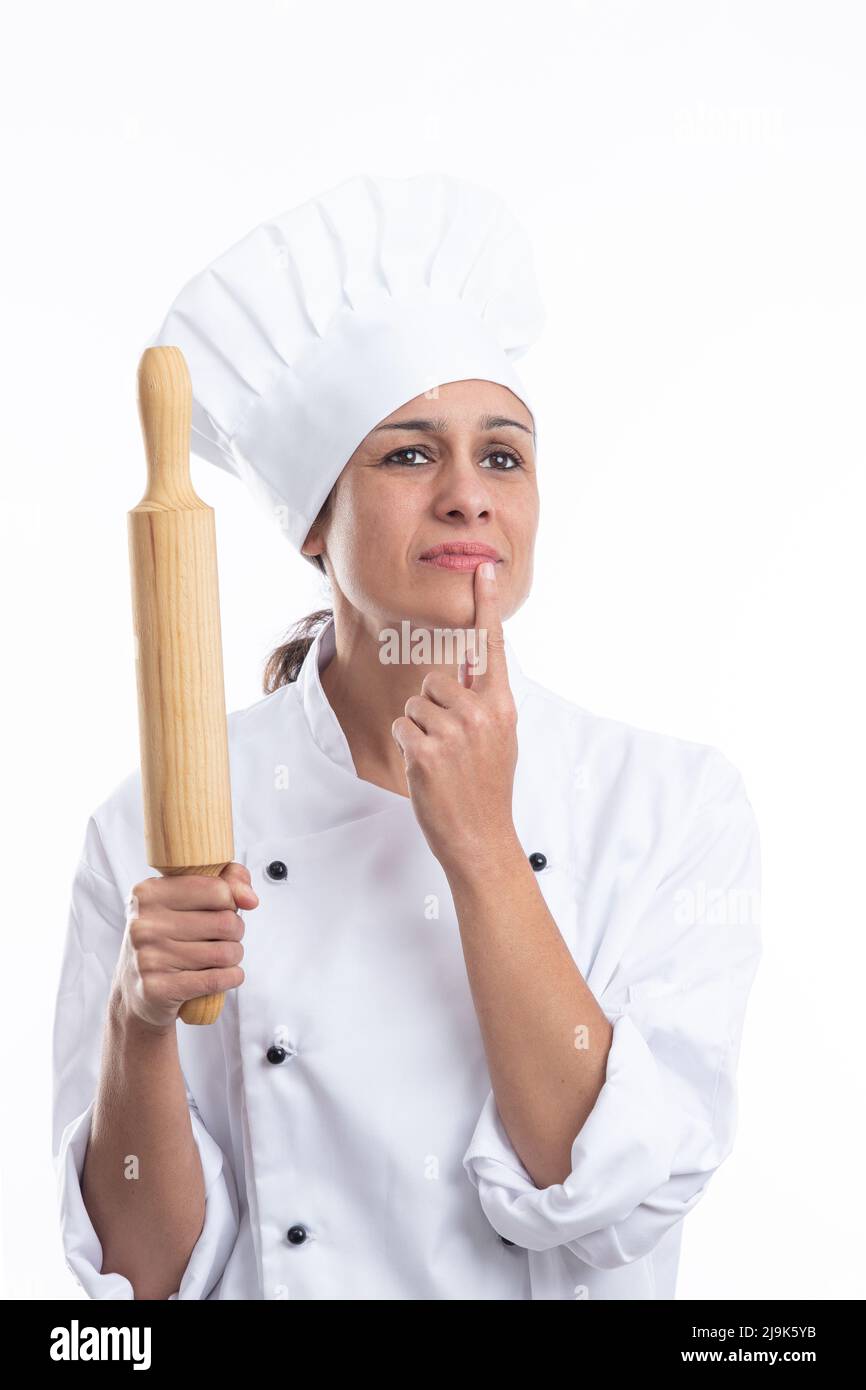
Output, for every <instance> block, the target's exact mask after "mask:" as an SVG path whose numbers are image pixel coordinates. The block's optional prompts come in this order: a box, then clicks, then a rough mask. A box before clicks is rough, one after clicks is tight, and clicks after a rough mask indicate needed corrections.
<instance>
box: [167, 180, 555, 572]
mask: <svg viewBox="0 0 866 1390" xmlns="http://www.w3.org/2000/svg"><path fill="white" fill-rule="evenodd" d="M543 323H544V309H543V306H542V303H541V299H540V295H539V291H538V286H537V282H536V279H535V272H534V267H533V262H532V252H531V247H530V243H529V241H528V239H527V236H526V234H525V232H524V231H523V229H522V228H521V226H520V224H519V223H518V222H517V221H516V219H515V218H514V216H513V215H512V213H511V212H510V211H509V209H508V207H507V205H506V204H505V203H504V202H503V200H502V199H501V198H500V197H499V196H497V195H496V194H494V193H491V192H490V191H488V190H486V189H483V188H479V187H476V186H475V185H474V184H472V183H469V182H467V181H465V180H463V179H458V178H454V177H451V176H450V175H447V174H442V173H430V174H419V175H416V176H413V177H410V178H383V177H378V176H372V175H367V174H361V175H358V176H356V177H353V178H349V179H346V180H345V181H344V182H342V183H340V184H337V185H336V186H335V187H333V188H331V189H329V190H327V191H326V192H324V193H321V194H319V195H318V197H315V198H312V199H310V200H309V201H308V202H306V203H303V204H301V205H300V206H299V207H295V208H292V209H291V210H290V211H288V212H285V213H282V214H281V215H280V216H278V217H274V218H272V219H270V220H269V221H267V222H263V223H262V224H261V225H260V226H258V227H256V228H255V229H254V230H253V231H251V232H249V233H248V234H247V236H245V237H243V239H242V240H241V241H238V242H236V243H235V244H234V245H233V246H231V247H230V248H229V249H228V250H227V251H226V252H224V253H223V255H221V256H219V257H218V258H217V259H216V260H215V261H214V262H213V263H212V264H211V265H209V266H208V267H207V268H206V269H205V270H203V271H202V272H201V273H200V274H198V275H196V276H194V277H193V279H191V280H190V281H189V282H188V283H187V284H186V285H185V286H184V288H183V289H182V290H181V291H180V293H179V294H178V296H177V298H176V299H175V300H174V303H173V304H172V305H171V308H170V309H169V311H168V314H167V316H166V318H165V321H164V322H163V324H162V327H161V328H160V329H159V331H158V333H157V334H156V335H155V336H154V337H153V338H151V340H150V342H149V343H148V345H147V346H149V347H154V346H159V345H169V344H170V345H173V346H175V347H179V348H180V349H181V351H182V352H183V354H184V357H185V358H186V361H187V365H188V366H189V371H190V376H191V378H192V387H193V408H192V440H191V448H192V451H193V453H195V454H197V455H199V456H200V457H201V458H204V459H207V460H208V461H209V462H210V463H215V464H217V465H218V466H219V467H220V468H224V469H226V470H228V472H230V473H233V474H235V476H236V477H238V478H240V479H241V480H242V481H243V482H244V483H245V484H246V485H247V487H249V488H250V490H251V491H252V493H253V494H254V496H256V497H257V499H258V500H259V501H260V502H261V503H262V504H263V505H264V507H265V508H266V509H267V511H268V512H269V513H270V515H271V516H272V517H273V518H274V519H275V520H277V521H278V522H279V523H280V524H281V525H282V527H283V529H284V530H285V533H286V535H287V536H288V538H289V540H290V541H291V543H292V544H293V545H294V546H295V547H296V549H298V550H300V548H301V546H302V545H303V543H304V541H305V539H306V537H307V533H308V531H309V529H310V526H311V525H312V523H313V522H314V521H315V519H316V516H317V515H318V512H319V509H320V507H321V505H322V503H323V502H324V500H325V498H326V497H327V495H328V493H329V492H330V490H331V488H332V486H333V484H334V482H335V481H336V479H337V478H338V476H339V474H340V473H341V472H342V470H343V468H344V467H345V465H346V463H347V462H348V460H349V459H350V457H351V456H352V454H353V453H354V451H355V449H356V448H357V447H358V445H359V444H360V443H361V441H362V440H363V438H364V437H365V435H367V434H368V433H369V432H370V430H372V429H373V428H374V427H375V426H376V425H377V424H379V423H380V422H381V421H382V420H383V419H384V418H385V417H386V416H388V415H390V414H391V412H392V411H394V410H397V409H398V408H399V407H400V406H401V405H404V404H405V403H406V402H407V401H410V400H412V399H413V398H414V397H416V396H419V395H421V394H422V393H424V392H428V391H429V392H435V388H436V387H438V386H440V385H444V384H446V383H447V382H450V381H463V380H467V379H470V378H478V379H481V380H488V381H495V382H498V383H500V384H501V385H504V386H507V387H509V388H510V389H511V390H512V391H513V392H514V393H515V395H517V396H519V397H520V399H521V400H522V401H523V402H524V404H525V405H526V406H527V408H528V409H529V410H530V412H531V413H532V407H531V404H530V402H529V400H528V397H527V392H526V390H525V388H524V386H523V385H522V383H521V381H520V378H519V377H518V376H517V373H516V372H515V370H514V366H513V362H514V359H515V358H517V357H519V356H521V354H522V353H524V352H525V351H526V349H527V347H528V346H529V345H530V343H532V342H533V341H534V339H535V338H536V337H537V336H538V334H539V332H540V331H541V328H542V326H543ZM537 432H538V430H537V424H536V435H537Z"/></svg>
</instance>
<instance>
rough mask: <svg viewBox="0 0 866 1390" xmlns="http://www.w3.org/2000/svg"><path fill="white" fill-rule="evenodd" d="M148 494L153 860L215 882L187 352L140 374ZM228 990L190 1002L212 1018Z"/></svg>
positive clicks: (210, 719) (137, 542)
mask: <svg viewBox="0 0 866 1390" xmlns="http://www.w3.org/2000/svg"><path fill="white" fill-rule="evenodd" d="M138 410H139V416H140V418H141V428H142V431H143V434H144V443H145V449H146V453H147V489H146V491H145V494H144V496H143V497H142V499H141V501H140V502H139V504H138V506H137V507H135V508H133V510H132V511H131V512H129V513H128V523H129V563H130V575H131V580H132V612H133V624H134V632H135V654H136V673H137V682H138V723H139V737H140V744H141V785H142V799H143V804H144V830H145V843H146V850H147V862H148V864H150V865H151V866H152V867H153V868H154V869H157V870H158V871H159V872H160V873H161V874H209V875H211V876H213V877H215V876H216V875H217V874H219V873H221V872H222V870H223V869H224V868H225V866H226V864H228V863H230V862H231V861H232V859H233V858H234V845H233V837H232V806H231V785H230V781H229V755H228V731H227V727H226V706H225V686H224V682H223V660H222V638H221V632H220V611H219V583H218V578H217V559H216V530H215V527H214V512H213V508H212V507H209V506H207V504H206V503H204V502H202V500H201V498H199V497H197V496H196V494H195V492H194V491H193V487H192V482H191V480H190V474H189V444H190V426H191V420H192V383H191V382H190V376H189V371H188V369H187V365H186V361H185V359H184V356H183V353H182V352H181V351H180V349H179V348H176V347H152V348H147V349H146V350H145V352H144V354H143V356H142V358H141V362H140V363H139V367H138ZM224 999H225V995H224V994H210V995H202V996H200V997H199V998H196V999H189V1000H187V1002H186V1003H185V1004H184V1005H183V1006H182V1008H181V1010H180V1015H179V1016H180V1018H182V1019H183V1021H184V1023H213V1022H214V1020H215V1019H217V1018H218V1017H219V1015H220V1012H221V1010H222V1006H223V1001H224Z"/></svg>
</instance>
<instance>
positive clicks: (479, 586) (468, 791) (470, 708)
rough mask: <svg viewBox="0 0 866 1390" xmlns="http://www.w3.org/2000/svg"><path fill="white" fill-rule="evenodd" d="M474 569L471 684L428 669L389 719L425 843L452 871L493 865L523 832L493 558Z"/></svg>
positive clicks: (514, 721) (513, 714)
mask: <svg viewBox="0 0 866 1390" xmlns="http://www.w3.org/2000/svg"><path fill="white" fill-rule="evenodd" d="M486 567H487V566H486V565H479V566H478V567H477V568H476V570H475V573H474V583H475V629H476V646H475V654H476V656H477V655H478V654H480V653H483V652H484V646H483V643H484V642H485V641H486V666H485V669H484V671H483V672H481V673H479V672H478V670H473V669H472V668H471V667H470V668H469V670H468V674H467V682H468V683H467V684H466V685H461V683H460V681H459V680H457V679H456V678H455V677H454V676H452V675H449V674H448V673H447V672H445V671H428V673H427V675H426V676H425V677H424V680H423V681H422V683H421V693H420V694H419V695H412V696H411V697H410V698H409V699H408V700H407V701H406V705H405V711H406V712H405V714H403V715H400V717H399V718H397V719H395V720H394V723H393V724H392V725H391V733H392V736H393V738H394V740H395V742H396V743H397V746H398V747H399V748H400V750H401V752H402V754H403V758H404V763H405V768H406V780H407V782H408V785H409V793H410V796H411V798H412V806H413V809H414V811H415V815H416V817H417V819H418V823H419V825H420V826H421V829H422V830H423V832H424V835H425V838H426V840H427V843H428V844H429V846H430V848H431V850H432V851H433V853H434V854H435V855H436V858H437V859H438V860H439V862H440V863H441V865H442V867H443V868H444V869H445V870H446V872H448V871H449V870H451V869H454V870H457V869H460V870H461V871H464V870H466V869H471V870H472V871H479V870H480V871H483V870H484V869H486V868H494V867H495V866H496V863H497V861H498V860H499V859H500V857H501V854H502V851H503V849H504V848H506V847H510V846H512V845H513V844H514V843H515V842H516V840H517V834H516V831H515V828H514V821H513V819H512V796H513V791H514V772H515V768H516V766H517V710H516V707H515V703H514V696H513V695H512V693H511V687H510V685H509V683H508V667H507V663H506V660H505V637H504V634H503V631H502V620H501V616H500V612H499V595H498V593H497V590H496V572H495V566H493V565H492V564H491V565H490V569H491V571H492V577H490V578H485V576H484V575H483V574H482V570H484V569H485V568H486Z"/></svg>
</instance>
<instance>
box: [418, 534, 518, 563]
mask: <svg viewBox="0 0 866 1390" xmlns="http://www.w3.org/2000/svg"><path fill="white" fill-rule="evenodd" d="M418 559H419V560H420V561H421V563H422V564H425V565H434V566H435V567H436V568H437V569H448V570H475V569H477V568H478V566H479V565H481V564H483V563H484V561H485V560H492V561H493V563H494V564H501V563H502V556H501V555H500V554H499V551H498V550H494V549H493V546H492V545H482V544H481V542H480V541H445V542H443V543H442V544H441V545H433V546H431V547H430V549H429V550H425V551H424V553H423V555H419V556H418Z"/></svg>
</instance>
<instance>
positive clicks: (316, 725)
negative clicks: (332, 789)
mask: <svg viewBox="0 0 866 1390" xmlns="http://www.w3.org/2000/svg"><path fill="white" fill-rule="evenodd" d="M335 651H336V631H335V627H334V617H333V614H332V615H331V617H330V618H329V619H328V620H327V622H326V623H325V624H324V625H323V626H322V627H320V628H319V631H318V632H317V633H316V636H315V637H314V639H313V641H312V643H311V644H310V647H309V650H308V651H307V654H306V656H305V657H304V660H303V662H302V664H301V669H300V671H299V672H298V677H297V689H298V693H299V696H300V700H301V705H302V708H303V711H304V717H305V719H306V721H307V725H308V727H309V730H310V733H311V734H312V737H313V741H314V742H315V744H316V746H317V747H318V748H319V749H320V750H321V751H322V752H323V753H324V754H325V756H326V757H327V758H330V760H331V762H333V763H336V764H337V765H338V766H339V767H343V768H345V770H346V771H347V772H349V773H351V774H352V776H353V777H356V776H357V772H356V771H355V764H354V762H353V761H352V754H351V751H350V749H349V744H348V741H347V739H346V735H345V734H344V733H343V729H342V725H341V724H340V721H339V720H338V719H337V716H336V714H335V713H334V711H333V709H332V708H331V706H330V704H329V703H328V698H327V696H326V695H325V691H324V688H323V686H322V681H321V673H322V672H323V671H324V669H325V667H326V666H327V664H328V662H329V661H330V660H331V658H332V657H333V655H334V653H335ZM505 664H506V667H507V669H508V683H509V685H510V686H511V692H512V694H513V696H514V699H515V703H516V705H517V708H518V711H519V710H520V706H521V704H522V702H523V698H524V696H525V695H526V692H527V679H526V677H525V675H524V673H523V670H522V668H521V666H520V663H519V662H518V660H517V655H516V653H515V651H514V648H513V646H512V644H511V642H510V641H509V639H508V637H507V636H506V638H505Z"/></svg>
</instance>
